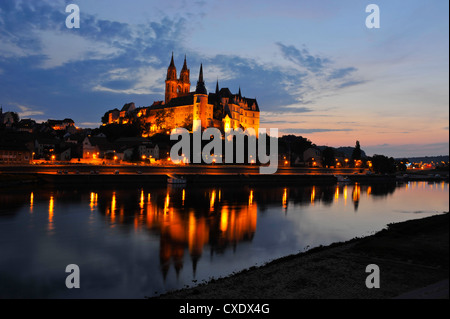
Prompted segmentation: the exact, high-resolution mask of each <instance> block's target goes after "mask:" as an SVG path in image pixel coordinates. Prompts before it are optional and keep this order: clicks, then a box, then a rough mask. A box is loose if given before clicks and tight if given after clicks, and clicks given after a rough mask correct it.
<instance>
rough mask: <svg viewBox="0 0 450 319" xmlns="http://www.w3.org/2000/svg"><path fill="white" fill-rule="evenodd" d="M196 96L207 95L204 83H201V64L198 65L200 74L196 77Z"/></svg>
mask: <svg viewBox="0 0 450 319" xmlns="http://www.w3.org/2000/svg"><path fill="white" fill-rule="evenodd" d="M195 93H196V94H208V92H207V91H206V87H205V82H204V81H203V64H200V74H199V75H198V81H197V89H196V90H195Z"/></svg>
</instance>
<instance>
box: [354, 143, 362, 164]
mask: <svg viewBox="0 0 450 319" xmlns="http://www.w3.org/2000/svg"><path fill="white" fill-rule="evenodd" d="M360 159H361V146H360V145H359V141H356V145H355V148H354V149H353V152H352V161H354V160H360Z"/></svg>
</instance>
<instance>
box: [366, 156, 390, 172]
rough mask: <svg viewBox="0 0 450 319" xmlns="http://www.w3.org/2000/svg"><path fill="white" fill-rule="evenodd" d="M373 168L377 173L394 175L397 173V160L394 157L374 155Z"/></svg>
mask: <svg viewBox="0 0 450 319" xmlns="http://www.w3.org/2000/svg"><path fill="white" fill-rule="evenodd" d="M372 167H373V170H374V172H375V173H379V174H392V173H394V172H395V160H394V158H393V157H387V156H384V155H374V156H373V157H372Z"/></svg>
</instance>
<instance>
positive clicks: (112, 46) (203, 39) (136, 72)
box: [0, 0, 449, 157]
mask: <svg viewBox="0 0 450 319" xmlns="http://www.w3.org/2000/svg"><path fill="white" fill-rule="evenodd" d="M71 3H74V4H77V5H78V6H79V8H80V28H79V29H76V28H73V29H68V28H67V27H66V24H65V21H66V18H67V16H68V15H69V13H66V12H65V9H66V6H67V5H68V4H71ZM370 3H375V4H377V5H378V6H379V8H380V28H372V29H369V28H367V27H366V24H365V20H366V17H367V16H368V15H369V13H366V11H365V9H366V6H367V5H368V4H370ZM448 6H449V4H448V2H447V1H442V0H431V1H425V0H421V1H418V0H411V1H403V0H402V1H400V0H389V1H387V0H386V1H385V0H382V1H381V0H374V1H371V2H369V1H358V0H344V1H335V0H321V1H306V0H304V1H303V0H280V1H256V0H251V1H247V0H246V1H234V0H231V1H216V0H213V1H181V0H176V1H149V0H129V1H123V0H78V1H76V0H72V1H64V0H57V1H55V0H51V1H50V0H39V1H35V0H24V1H18V0H1V1H0V39H1V42H0V43H1V45H0V79H1V80H0V104H1V105H2V106H3V111H15V112H18V113H19V115H20V117H21V118H32V119H35V120H36V121H38V122H42V121H46V120H47V119H64V118H72V119H73V120H74V121H75V122H76V125H77V126H79V127H91V128H94V127H98V126H99V125H100V119H101V117H102V116H103V114H104V113H105V112H106V111H108V110H110V109H113V108H121V107H122V106H123V105H124V104H125V103H129V102H134V103H135V104H136V106H137V107H139V106H149V105H151V104H152V103H153V102H154V101H157V100H163V99H164V80H165V76H166V71H167V67H168V65H169V63H170V58H171V54H172V52H173V53H174V59H175V64H176V67H177V72H178V73H179V72H180V70H181V67H182V65H183V60H184V56H185V55H186V56H187V63H188V67H189V68H190V71H191V89H193V88H195V85H196V81H197V77H198V71H199V68H200V63H203V70H204V78H205V82H206V87H207V89H208V91H214V90H215V85H216V81H217V80H218V81H219V86H220V87H221V88H222V87H228V88H230V90H231V91H232V92H233V93H237V92H238V90H239V87H240V88H241V91H242V95H243V96H245V97H248V98H257V99H258V104H259V106H260V109H261V126H262V127H266V128H278V129H279V131H280V134H296V135H301V136H303V137H306V138H309V139H310V140H311V141H312V142H313V143H315V144H317V145H328V146H334V147H339V146H354V145H355V142H356V140H359V141H360V143H361V147H362V149H363V150H364V151H365V152H366V153H367V155H373V154H383V155H388V156H394V157H401V156H406V157H410V156H425V155H448V153H449V135H448V134H449V111H448V106H449V91H448V90H449V89H448V86H449V80H448V78H449V42H448V37H449V15H448V12H449V7H448Z"/></svg>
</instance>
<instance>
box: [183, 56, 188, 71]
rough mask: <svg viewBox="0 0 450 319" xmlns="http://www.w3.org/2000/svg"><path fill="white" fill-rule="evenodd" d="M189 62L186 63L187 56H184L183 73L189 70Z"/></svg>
mask: <svg viewBox="0 0 450 319" xmlns="http://www.w3.org/2000/svg"><path fill="white" fill-rule="evenodd" d="M187 69H188V68H187V62H186V54H185V55H184V64H183V69H181V71H184V70H187Z"/></svg>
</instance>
